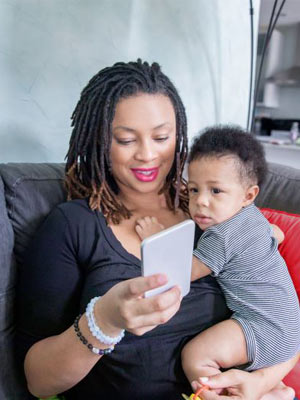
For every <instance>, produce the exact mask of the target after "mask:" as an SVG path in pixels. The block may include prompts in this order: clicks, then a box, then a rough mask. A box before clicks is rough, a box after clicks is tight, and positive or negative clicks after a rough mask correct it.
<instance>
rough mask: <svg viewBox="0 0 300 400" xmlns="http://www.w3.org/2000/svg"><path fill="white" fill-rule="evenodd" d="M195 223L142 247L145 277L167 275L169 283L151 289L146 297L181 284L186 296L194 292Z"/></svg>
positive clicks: (167, 232) (168, 231)
mask: <svg viewBox="0 0 300 400" xmlns="http://www.w3.org/2000/svg"><path fill="white" fill-rule="evenodd" d="M194 235H195V223H194V221H193V220H191V219H188V220H186V221H183V222H181V223H179V224H177V225H174V226H172V227H170V228H168V229H165V230H163V231H161V232H159V233H156V234H155V235H152V236H149V237H148V238H146V239H144V240H143V241H142V244H141V254H142V275H143V276H149V275H153V274H156V273H164V274H166V275H167V276H168V283H167V284H166V285H164V286H161V287H159V288H156V289H153V290H149V291H148V292H146V293H145V297H149V296H154V295H156V294H158V293H161V292H164V291H165V290H168V289H169V288H171V287H173V286H175V285H178V286H179V287H180V289H181V293H182V296H185V295H186V294H188V292H189V291H190V282H191V269H192V257H193V244H194Z"/></svg>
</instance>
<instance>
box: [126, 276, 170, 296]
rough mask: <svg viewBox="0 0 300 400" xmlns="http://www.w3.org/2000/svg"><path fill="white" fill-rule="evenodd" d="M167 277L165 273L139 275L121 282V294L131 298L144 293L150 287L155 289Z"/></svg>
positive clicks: (163, 282)
mask: <svg viewBox="0 0 300 400" xmlns="http://www.w3.org/2000/svg"><path fill="white" fill-rule="evenodd" d="M167 282H168V278H167V276H166V275H165V274H155V275H150V276H141V277H138V278H133V279H129V280H128V281H125V282H122V286H121V296H122V297H123V298H124V299H127V300H131V299H135V298H138V297H141V296H143V295H144V293H145V292H147V291H148V290H151V289H156V288H158V287H160V286H163V285H165V284H166V283H167Z"/></svg>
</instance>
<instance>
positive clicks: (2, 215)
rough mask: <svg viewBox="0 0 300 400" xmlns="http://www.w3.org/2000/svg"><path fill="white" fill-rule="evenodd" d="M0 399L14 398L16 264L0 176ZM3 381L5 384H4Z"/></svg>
mask: <svg viewBox="0 0 300 400" xmlns="http://www.w3.org/2000/svg"><path fill="white" fill-rule="evenodd" d="M0 238H1V240H0V354H1V367H0V382H1V384H0V399H1V400H6V399H14V398H15V397H12V396H11V393H12V391H15V388H16V387H17V386H18V382H17V380H16V376H15V374H14V373H12V371H14V360H13V325H14V310H13V302H14V294H15V276H16V268H15V267H16V265H15V262H14V260H13V257H12V250H13V242H14V234H13V229H12V226H11V223H10V221H9V219H8V216H7V211H6V206H5V198H4V185H3V181H2V179H1V177H0ZM2 382H4V383H5V384H3V383H2Z"/></svg>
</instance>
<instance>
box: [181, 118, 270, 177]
mask: <svg viewBox="0 0 300 400" xmlns="http://www.w3.org/2000/svg"><path fill="white" fill-rule="evenodd" d="M223 156H233V157H234V159H235V160H236V163H237V170H238V173H239V174H240V178H241V182H242V183H245V184H247V185H249V184H250V185H261V184H262V182H263V181H264V179H265V177H266V174H267V162H266V159H265V153H264V149H263V147H262V145H261V143H260V142H258V140H256V139H255V137H254V136H253V135H251V134H250V133H248V132H247V131H245V130H243V129H242V128H240V127H238V126H233V125H216V126H213V127H210V128H207V129H205V130H204V131H203V132H200V134H199V136H197V137H196V138H195V139H194V141H193V144H192V147H191V150H190V153H189V157H188V163H191V162H192V161H195V160H198V159H200V158H202V157H218V158H219V157H223Z"/></svg>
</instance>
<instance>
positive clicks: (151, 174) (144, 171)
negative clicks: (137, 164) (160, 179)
mask: <svg viewBox="0 0 300 400" xmlns="http://www.w3.org/2000/svg"><path fill="white" fill-rule="evenodd" d="M131 171H132V172H133V174H134V176H135V177H136V179H137V180H139V181H140V182H153V181H154V180H155V179H156V178H157V175H158V172H159V168H131Z"/></svg>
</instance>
